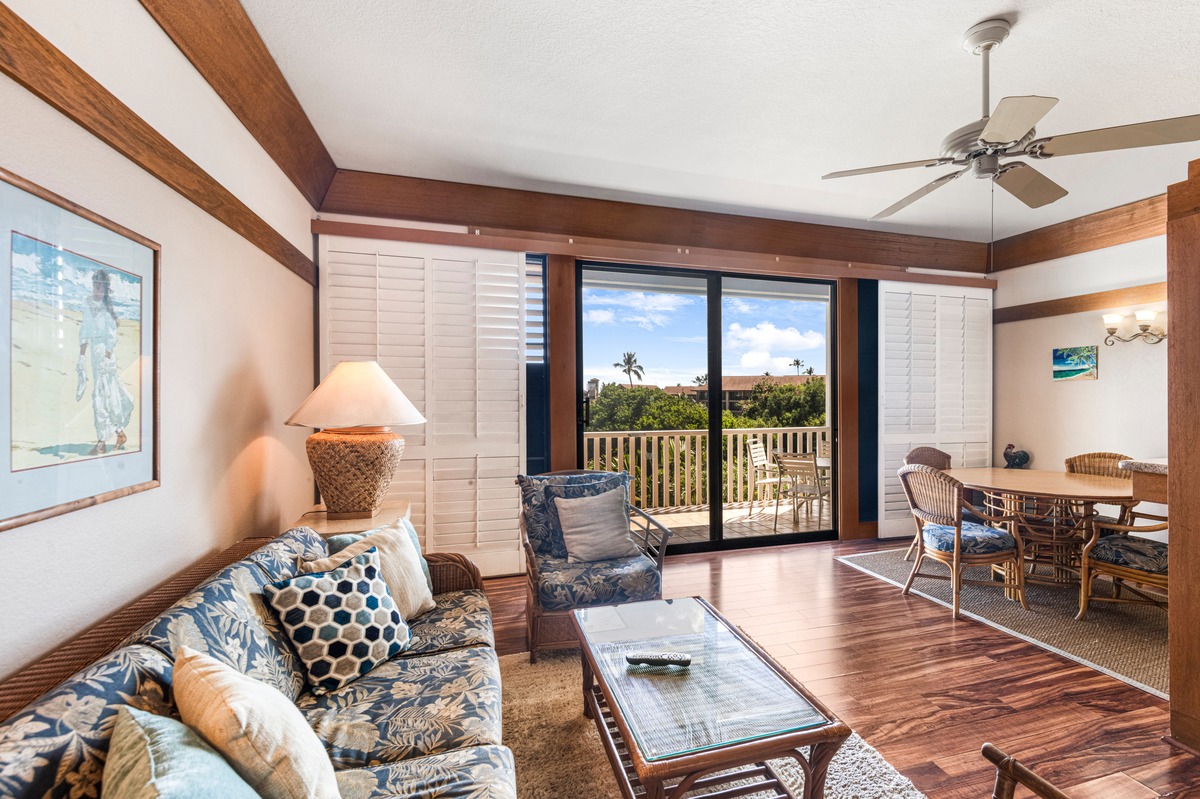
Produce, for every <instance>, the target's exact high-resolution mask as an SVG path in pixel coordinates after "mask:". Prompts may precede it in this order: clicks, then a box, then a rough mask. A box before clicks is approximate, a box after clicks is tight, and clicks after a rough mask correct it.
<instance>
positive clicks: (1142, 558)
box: [1088, 535, 1167, 574]
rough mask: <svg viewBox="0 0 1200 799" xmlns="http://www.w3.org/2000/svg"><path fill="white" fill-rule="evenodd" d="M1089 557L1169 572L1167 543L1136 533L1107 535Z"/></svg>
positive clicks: (1127, 565) (1120, 564)
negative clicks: (1142, 536)
mask: <svg viewBox="0 0 1200 799" xmlns="http://www.w3.org/2000/svg"><path fill="white" fill-rule="evenodd" d="M1088 557H1089V558H1091V559H1092V560H1098V561H1101V562H1103V563H1111V564H1112V565H1114V566H1124V567H1125V568H1127V569H1137V570H1138V571H1143V572H1149V573H1150V574H1166V573H1167V545H1166V544H1165V543H1163V542H1162V541H1154V540H1152V539H1149V538H1141V537H1139V536H1136V535H1109V536H1105V537H1104V538H1101V539H1100V540H1099V541H1097V542H1096V545H1095V546H1094V547H1092V551H1091V552H1089V553H1088Z"/></svg>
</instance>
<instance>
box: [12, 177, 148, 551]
mask: <svg viewBox="0 0 1200 799" xmlns="http://www.w3.org/2000/svg"><path fill="white" fill-rule="evenodd" d="M158 271H159V246H158V245H157V244H155V243H154V242H152V241H149V240H148V239H146V238H144V237H142V236H139V235H138V234H136V233H134V232H132V231H130V230H126V229H125V228H123V227H121V226H120V225H117V224H116V223H114V222H110V221H109V220H107V219H104V218H102V217H100V216H98V215H96V214H94V213H91V212H90V211H87V210H85V209H83V208H80V207H78V206H76V205H75V204H73V203H71V202H70V201H68V200H65V199H63V198H62V197H59V196H58V195H56V194H52V193H51V192H49V191H46V190H45V189H43V188H41V187H39V186H36V185H34V184H32V183H30V182H29V181H27V180H25V179H23V178H20V177H17V176H16V175H13V174H11V173H9V172H7V171H5V170H3V169H0V302H3V303H4V305H5V306H7V307H6V311H7V313H6V314H5V316H7V317H8V320H7V323H6V324H4V325H3V330H0V380H2V381H3V383H4V390H3V391H0V445H2V451H3V453H4V462H3V464H2V465H0V530H7V529H10V528H13V527H17V526H20V525H23V524H29V523H30V522H35V521H40V520H42V519H47V518H50V517H52V516H58V515H60V514H63V513H68V512H70V511H73V510H78V509H80V508H85V507H88V506H90V505H95V504H97V503H100V502H107V501H108V500H111V499H117V498H118V497H123V496H126V495H128V494H132V493H135V492H137V491H145V490H147V489H150V488H154V487H156V486H157V485H158V484H159V482H158V296H159V292H158V289H159V286H158Z"/></svg>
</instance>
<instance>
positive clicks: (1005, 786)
mask: <svg viewBox="0 0 1200 799" xmlns="http://www.w3.org/2000/svg"><path fill="white" fill-rule="evenodd" d="M983 756H984V757H985V758H987V759H988V762H990V763H991V764H992V765H993V766H995V767H996V788H995V790H993V791H992V799H1013V796H1014V795H1015V794H1016V790H1017V786H1018V785H1020V786H1022V787H1024V788H1028V789H1029V790H1030V791H1031V792H1032V793H1033V795H1034V796H1036V797H1038V799H1071V797H1069V796H1067V795H1066V794H1065V793H1063V792H1062V791H1060V790H1059V789H1058V788H1055V787H1054V786H1053V785H1051V784H1050V783H1048V782H1046V780H1044V779H1042V778H1041V777H1039V776H1038V775H1037V774H1034V773H1033V772H1032V771H1030V770H1029V768H1028V767H1026V766H1025V765H1024V764H1022V763H1020V762H1018V761H1017V759H1016V758H1015V757H1011V756H1009V755H1006V754H1005V753H1004V752H1002V751H1001V750H1000V749H999V748H998V747H997V746H995V745H993V744H990V743H987V744H984V745H983Z"/></svg>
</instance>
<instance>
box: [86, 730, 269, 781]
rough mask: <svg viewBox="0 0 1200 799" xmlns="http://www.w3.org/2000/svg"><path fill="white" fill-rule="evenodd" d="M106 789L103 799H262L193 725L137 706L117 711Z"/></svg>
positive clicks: (106, 768) (107, 761)
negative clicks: (148, 711)
mask: <svg viewBox="0 0 1200 799" xmlns="http://www.w3.org/2000/svg"><path fill="white" fill-rule="evenodd" d="M102 785H103V790H104V799H209V797H213V796H220V797H222V798H223V799H258V794H257V793H255V791H254V789H253V788H251V787H250V786H249V785H248V784H246V781H245V780H243V779H242V778H241V777H240V776H238V773H237V772H236V771H234V770H233V767H232V766H230V765H229V763H228V762H226V760H225V758H223V757H221V755H220V753H218V752H217V750H215V749H213V748H212V747H211V746H209V745H208V744H207V743H206V742H205V741H204V739H203V738H201V737H200V735H199V734H198V733H196V731H195V730H193V729H192V728H191V727H189V726H187V725H186V724H184V723H183V722H182V721H178V720H176V719H173V718H168V717H167V716H158V715H155V714H154V713H147V712H146V711H144V710H138V709H136V708H132V707H122V708H121V709H120V710H118V711H117V720H116V724H115V725H114V726H113V733H112V738H111V740H110V741H109V744H108V759H107V760H106V761H105V763H104V779H103V782H102Z"/></svg>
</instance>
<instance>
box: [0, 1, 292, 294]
mask: <svg viewBox="0 0 1200 799" xmlns="http://www.w3.org/2000/svg"><path fill="white" fill-rule="evenodd" d="M0 72H3V73H4V74H5V75H7V76H9V77H10V78H12V79H13V80H15V81H16V82H17V83H19V84H21V85H22V86H24V87H25V88H26V89H28V90H29V91H31V92H33V93H34V94H35V95H37V96H38V97H40V98H41V99H42V100H44V101H45V102H47V103H49V104H50V105H51V106H52V107H54V108H56V109H58V110H59V111H60V112H61V113H63V114H64V115H65V116H67V117H68V118H69V119H71V120H73V121H74V122H76V123H78V124H79V125H80V126H82V127H83V128H84V129H85V130H87V131H88V132H89V133H91V134H92V135H93V136H95V137H96V138H98V139H100V140H101V141H102V142H104V143H105V144H107V145H108V146H110V147H112V148H113V149H114V150H116V151H117V152H119V153H121V154H122V155H124V156H125V157H126V158H128V159H129V160H131V161H133V162H134V163H135V164H137V165H138V166H140V167H141V168H142V169H144V170H146V171H147V172H149V173H150V174H151V175H154V177H156V178H158V179H159V180H161V181H162V182H163V183H165V184H167V185H168V186H170V187H171V188H172V189H174V190H175V191H177V192H179V193H180V194H182V195H183V196H184V197H185V198H186V199H188V200H190V201H191V202H193V203H195V204H196V205H197V206H199V207H200V208H201V209H203V210H204V211H206V212H208V213H209V214H211V215H212V216H213V217H215V218H216V219H217V220H218V221H220V222H221V223H223V224H225V225H226V226H228V227H229V228H231V229H232V230H234V231H236V232H237V233H238V234H239V235H241V236H242V237H243V238H245V239H246V240H247V241H249V242H250V243H251V244H253V245H255V246H256V247H258V248H259V249H261V250H262V251H263V252H265V253H267V255H270V256H271V257H272V258H274V259H275V260H277V261H279V262H280V263H281V264H283V265H284V266H286V267H287V268H288V269H290V270H292V271H293V272H295V273H296V274H297V275H299V276H300V277H302V278H304V279H305V280H306V281H308V282H309V283H315V281H316V270H315V268H314V267H313V262H312V261H311V260H310V259H309V258H308V256H306V255H305V254H304V253H302V252H301V251H300V250H299V249H297V248H296V247H295V246H293V245H292V244H291V242H289V241H288V240H287V239H285V238H284V237H283V236H282V235H280V234H279V233H278V231H276V230H275V229H274V228H273V227H271V226H270V225H269V224H267V223H266V221H264V220H263V219H262V218H261V217H259V216H258V215H257V214H255V213H254V212H253V211H252V210H250V208H249V207H248V206H247V205H246V204H245V203H243V202H242V201H241V200H239V199H238V198H237V197H235V196H234V195H233V193H232V192H230V191H229V190H228V189H226V188H225V187H224V186H222V185H221V184H220V183H218V182H217V181H216V180H215V179H214V178H213V177H212V176H211V175H209V174H208V173H207V172H205V171H204V170H203V169H201V168H200V166H199V165H197V164H196V163H195V162H194V161H192V160H191V159H190V158H188V157H187V156H186V155H184V154H183V152H182V151H181V150H180V149H179V148H178V147H176V146H175V145H173V144H171V142H169V141H168V140H167V139H166V137H164V136H163V135H162V134H161V133H159V132H158V131H157V130H155V129H154V128H153V127H151V126H150V125H149V124H148V123H147V122H146V120H144V119H142V118H141V117H139V116H138V115H137V114H135V113H133V111H132V110H131V109H130V108H129V107H128V106H127V105H125V104H124V103H122V102H121V101H120V100H118V99H117V98H116V96H115V95H113V94H112V92H110V91H108V90H107V89H105V88H104V87H103V86H101V85H100V84H99V83H98V82H97V81H96V80H95V78H93V77H92V76H91V75H89V74H88V73H87V72H85V71H84V70H83V69H82V68H80V67H79V65H78V64H76V63H75V62H74V61H72V60H71V59H69V58H67V57H66V55H64V54H63V53H62V51H60V50H59V49H58V48H56V47H55V46H54V45H52V44H51V43H50V42H49V41H47V40H46V39H45V37H43V36H42V35H41V34H39V33H38V32H37V31H35V30H34V29H33V28H32V27H31V26H30V25H29V24H27V23H26V22H25V20H23V19H21V18H20V17H18V16H17V15H16V14H15V13H14V12H13V11H12V9H10V8H9V7H8V6H6V5H4V4H3V3H0Z"/></svg>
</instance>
